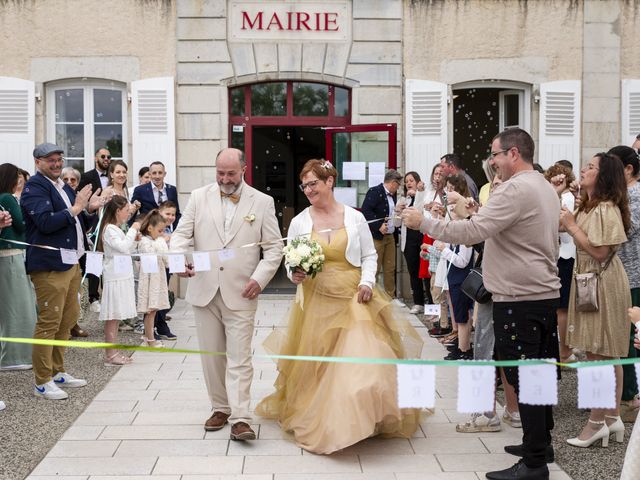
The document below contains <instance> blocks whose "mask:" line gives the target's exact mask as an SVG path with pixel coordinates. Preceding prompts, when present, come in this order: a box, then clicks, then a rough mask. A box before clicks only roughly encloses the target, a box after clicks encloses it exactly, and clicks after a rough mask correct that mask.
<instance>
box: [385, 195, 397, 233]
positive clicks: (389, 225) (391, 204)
mask: <svg viewBox="0 0 640 480" xmlns="http://www.w3.org/2000/svg"><path fill="white" fill-rule="evenodd" d="M383 187H384V185H383ZM384 191H385V193H386V194H387V203H388V204H389V217H390V218H389V220H388V221H387V235H389V234H392V233H393V232H394V231H395V229H396V227H395V226H394V225H393V216H394V211H395V209H396V204H395V203H394V201H393V196H392V195H391V192H390V191H389V190H387V187H384Z"/></svg>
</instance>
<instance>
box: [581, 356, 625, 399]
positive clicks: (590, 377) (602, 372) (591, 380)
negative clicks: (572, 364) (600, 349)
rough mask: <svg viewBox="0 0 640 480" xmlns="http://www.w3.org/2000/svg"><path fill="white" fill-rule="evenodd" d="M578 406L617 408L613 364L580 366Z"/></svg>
mask: <svg viewBox="0 0 640 480" xmlns="http://www.w3.org/2000/svg"><path fill="white" fill-rule="evenodd" d="M578 408H616V376H615V370H614V368H613V365H603V366H601V367H584V368H578Z"/></svg>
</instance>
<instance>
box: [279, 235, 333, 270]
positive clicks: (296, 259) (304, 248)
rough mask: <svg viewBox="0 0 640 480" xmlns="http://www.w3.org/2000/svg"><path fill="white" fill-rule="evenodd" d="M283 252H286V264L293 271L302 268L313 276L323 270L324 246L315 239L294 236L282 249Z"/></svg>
mask: <svg viewBox="0 0 640 480" xmlns="http://www.w3.org/2000/svg"><path fill="white" fill-rule="evenodd" d="M282 253H283V254H284V264H285V265H286V266H287V268H288V269H289V270H290V271H291V272H293V271H295V269H296V268H300V269H301V270H303V271H304V273H306V274H307V275H311V278H313V277H315V276H316V274H317V273H318V272H321V271H322V265H323V264H324V254H323V253H322V247H321V246H320V244H319V243H318V242H316V241H315V240H311V239H310V238H307V237H297V238H294V239H293V240H291V241H290V242H289V243H288V244H287V246H286V247H284V248H283V249H282Z"/></svg>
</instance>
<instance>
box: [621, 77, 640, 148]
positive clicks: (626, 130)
mask: <svg viewBox="0 0 640 480" xmlns="http://www.w3.org/2000/svg"><path fill="white" fill-rule="evenodd" d="M621 125H622V129H621V130H622V141H621V143H622V145H629V146H631V145H632V144H633V142H635V141H636V135H638V134H640V80H623V81H622V124H621Z"/></svg>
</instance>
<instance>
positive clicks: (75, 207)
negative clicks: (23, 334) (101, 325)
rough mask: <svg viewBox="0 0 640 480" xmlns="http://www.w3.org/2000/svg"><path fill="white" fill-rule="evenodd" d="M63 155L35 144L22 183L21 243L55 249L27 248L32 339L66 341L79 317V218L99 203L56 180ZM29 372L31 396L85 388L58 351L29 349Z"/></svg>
mask: <svg viewBox="0 0 640 480" xmlns="http://www.w3.org/2000/svg"><path fill="white" fill-rule="evenodd" d="M63 153H64V151H63V149H62V148H60V147H58V146H57V145H54V144H52V143H42V144H40V145H37V146H36V148H35V149H34V150H33V157H34V159H35V164H36V170H37V172H36V174H35V175H33V176H32V177H31V178H30V179H29V181H28V182H27V184H26V185H25V187H24V191H23V193H22V197H21V198H20V204H21V207H22V212H23V215H24V220H25V224H26V230H27V242H28V243H30V244H32V245H33V244H38V245H48V246H51V247H55V250H49V249H44V248H39V247H28V248H27V273H28V274H30V276H31V281H32V282H33V285H34V287H35V291H36V300H37V303H38V319H37V322H36V328H35V332H34V335H33V337H34V338H36V339H48V340H54V339H55V340H68V339H69V332H70V330H71V327H72V326H73V325H75V323H76V322H77V320H78V315H79V313H80V306H79V304H78V290H79V288H80V280H81V272H80V266H79V265H78V260H79V259H80V257H82V256H83V255H84V254H85V251H86V249H87V244H86V236H85V230H84V221H83V218H82V217H83V216H82V215H81V214H82V213H83V212H84V211H85V209H88V210H96V209H97V208H98V207H99V205H100V198H99V197H98V196H97V195H95V196H93V197H92V195H91V185H87V186H85V187H84V188H83V189H82V190H80V191H78V192H74V191H73V190H72V189H71V187H69V186H68V185H67V184H65V183H64V182H63V181H62V179H61V178H60V174H61V172H62V167H63V166H64V158H63V156H62V154H63ZM96 193H99V192H96ZM59 249H60V250H59ZM33 373H34V375H35V387H34V390H33V393H34V395H35V396H36V397H40V398H46V399H48V400H63V399H65V398H67V397H68V395H67V392H65V391H64V390H62V389H61V388H60V387H70V388H73V387H84V386H85V385H86V384H87V382H86V380H82V379H79V378H74V377H73V376H71V375H70V374H68V373H66V372H65V369H64V348H63V347H53V346H49V345H34V346H33Z"/></svg>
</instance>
